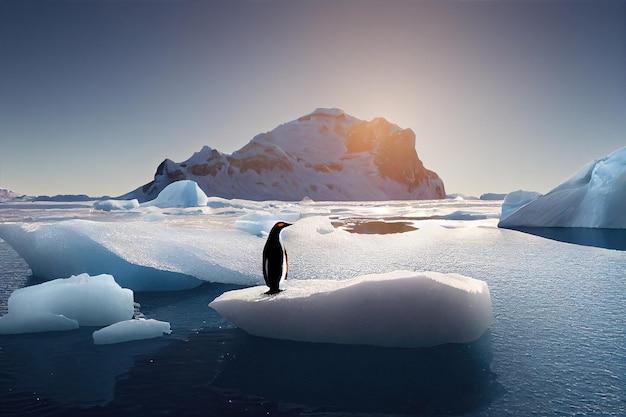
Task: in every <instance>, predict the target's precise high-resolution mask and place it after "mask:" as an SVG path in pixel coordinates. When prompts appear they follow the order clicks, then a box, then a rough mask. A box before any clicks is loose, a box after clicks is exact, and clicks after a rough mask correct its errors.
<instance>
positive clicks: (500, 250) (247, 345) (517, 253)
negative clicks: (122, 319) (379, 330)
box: [0, 202, 626, 416]
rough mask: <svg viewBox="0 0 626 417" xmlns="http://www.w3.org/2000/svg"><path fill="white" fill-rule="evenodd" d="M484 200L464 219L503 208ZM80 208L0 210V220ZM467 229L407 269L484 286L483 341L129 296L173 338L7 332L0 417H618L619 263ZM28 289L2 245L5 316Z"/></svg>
mask: <svg viewBox="0 0 626 417" xmlns="http://www.w3.org/2000/svg"><path fill="white" fill-rule="evenodd" d="M377 204H380V203H371V207H372V208H375V207H376V205H377ZM424 204H426V203H424ZM430 204H434V203H430ZM440 204H442V205H445V204H450V203H445V202H442V203H440ZM481 204H483V205H480V204H478V203H477V204H476V205H475V206H472V207H469V208H467V210H469V212H473V213H492V212H494V211H497V207H496V206H494V205H489V204H487V203H481ZM431 209H432V207H431ZM435 209H437V207H435ZM87 211H88V209H85V208H84V207H82V206H80V205H79V206H78V207H74V206H72V207H59V206H53V207H36V208H31V209H28V210H26V209H24V207H23V206H15V207H14V206H8V205H4V206H2V205H0V215H2V221H18V220H19V221H40V220H41V219H42V218H45V219H46V220H47V221H51V222H55V221H62V220H63V219H66V218H72V217H81V216H85V215H86V214H85V213H86V212H87ZM392 211H393V210H392ZM387 215H388V213H387ZM459 217H462V216H459ZM466 217H467V218H471V216H466ZM488 217H489V216H488ZM208 220H210V219H208ZM181 221H183V220H181ZM187 221H190V222H194V221H198V219H197V218H195V219H191V220H187ZM472 221H473V220H466V221H465V222H466V223H467V224H468V225H469V224H471V222H472ZM462 225H463V221H461V226H459V223H458V222H457V223H456V226H455V227H457V228H458V229H459V230H460V231H459V233H458V234H455V235H452V236H456V237H455V238H454V239H450V238H449V236H451V235H449V234H447V235H445V236H447V237H446V238H445V240H444V238H443V237H442V240H441V242H440V243H438V241H437V236H438V235H436V234H435V235H433V242H432V244H431V245H429V246H428V247H426V246H424V247H423V248H422V249H421V251H420V253H419V256H416V257H415V259H410V260H407V261H406V264H405V265H400V266H402V267H404V268H406V269H411V268H412V269H417V270H419V269H424V266H425V265H427V266H429V267H431V268H428V269H432V270H438V271H442V272H460V273H463V274H465V275H468V276H471V277H475V278H479V279H482V280H485V281H486V282H487V283H488V285H489V288H490V291H491V297H492V303H493V311H494V316H495V320H494V323H493V325H492V326H491V328H490V330H489V331H488V332H487V334H485V335H484V336H483V337H482V338H481V339H479V340H478V341H476V342H473V343H470V344H459V345H444V346H438V347H434V348H426V349H386V348H375V347H365V346H335V345H325V344H312V343H298V342H288V341H278V340H269V339H262V338H256V337H252V336H248V335H247V334H245V333H244V332H242V331H240V330H238V329H236V328H234V327H233V326H232V325H230V324H228V323H226V322H225V321H224V320H223V319H221V317H220V316H219V315H218V314H217V313H216V312H215V311H213V310H212V309H210V308H208V307H207V304H208V303H209V302H210V301H212V300H213V299H214V298H215V297H217V296H218V295H220V294H221V293H223V292H224V291H227V290H230V289H233V288H237V287H236V286H234V285H224V284H210V283H207V284H204V285H202V286H200V287H198V288H195V289H193V290H186V291H176V292H163V293H135V300H136V301H137V302H138V303H139V304H140V307H139V308H140V310H141V312H142V313H143V314H145V315H146V316H147V317H155V318H158V319H161V320H165V321H169V322H171V323H172V330H173V333H172V335H171V336H168V337H163V338H158V339H152V340H146V341H138V342H129V343H122V344H117V345H104V346H97V345H94V344H93V343H92V340H91V333H92V332H93V330H94V329H93V328H81V329H79V330H76V331H70V332H51V333H41V334H27V335H15V336H0V415H2V416H65V415H67V416H70V415H72V416H76V415H82V416H99V415H102V416H109V415H116V416H131V415H132V416H144V415H146V416H147V415H150V416H151V415H173V416H194V415H198V416H200V415H202V416H207V415H208V416H261V415H276V416H297V415H306V416H322V415H331V416H347V415H466V416H474V415H476V416H520V415H523V416H531V415H535V416H576V415H581V416H582V415H598V416H599V415H605V416H606V415H613V416H618V415H626V302H625V301H626V252H624V251H621V250H611V249H604V248H599V247H590V246H584V245H575V244H570V243H565V242H558V241H555V240H551V239H547V238H544V237H540V236H534V235H530V234H525V233H521V232H516V231H509V230H501V229H497V228H495V227H476V228H472V229H471V231H467V230H466V231H461V230H462V229H463V227H462ZM442 230H443V229H442ZM442 233H443V232H442ZM446 233H447V232H446ZM441 236H443V234H442V235H441ZM34 283H37V279H36V278H35V277H32V276H31V272H30V269H29V267H28V265H27V264H26V263H25V262H24V261H23V260H22V259H21V258H20V257H19V255H17V253H16V252H15V251H13V249H12V248H11V247H10V246H9V245H8V244H7V243H5V242H4V241H1V240H0V314H2V315H4V314H6V312H7V300H8V297H9V296H10V294H11V292H12V291H14V290H15V289H17V288H21V287H24V286H27V285H31V284H34Z"/></svg>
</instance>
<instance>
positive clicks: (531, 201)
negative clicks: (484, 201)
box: [498, 147, 626, 229]
mask: <svg viewBox="0 0 626 417" xmlns="http://www.w3.org/2000/svg"><path fill="white" fill-rule="evenodd" d="M532 197H536V198H532ZM498 226H499V227H502V228H509V229H515V228H520V227H578V228H606V229H626V147H624V148H622V149H619V150H617V151H615V152H613V153H612V154H610V155H608V156H606V157H604V158H600V159H597V160H595V161H593V162H591V163H589V164H587V165H586V166H585V167H584V168H582V169H581V170H580V171H579V172H577V173H576V174H575V175H574V176H572V177H571V178H570V179H568V180H567V181H565V182H564V183H562V184H561V185H559V186H558V187H556V188H555V189H553V190H552V191H550V192H549V193H547V194H545V195H543V196H540V195H536V196H533V195H530V194H524V193H520V192H516V193H513V194H510V195H508V196H507V197H506V199H505V200H504V204H503V206H502V215H501V217H500V222H499V223H498Z"/></svg>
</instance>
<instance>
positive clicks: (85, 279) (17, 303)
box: [0, 274, 134, 334]
mask: <svg viewBox="0 0 626 417" xmlns="http://www.w3.org/2000/svg"><path fill="white" fill-rule="evenodd" d="M8 308H9V312H8V314H7V315H5V316H4V317H2V318H0V334H9V333H11V334H14V333H30V332H43V331H56V330H69V329H75V328H77V327H78V326H107V325H109V324H112V323H116V322H118V321H121V320H128V319H130V318H132V317H133V312H134V308H133V292H132V291H131V290H129V289H127V288H122V287H120V286H119V285H118V284H117V283H116V282H115V279H114V278H113V277H112V276H111V275H106V274H103V275H97V276H93V277H92V276H89V275H88V274H81V275H78V276H71V277H70V278H61V279H55V280H53V281H48V282H44V283H42V284H37V285H33V286H30V287H26V288H20V289H18V290H15V291H13V293H12V294H11V296H10V297H9V301H8Z"/></svg>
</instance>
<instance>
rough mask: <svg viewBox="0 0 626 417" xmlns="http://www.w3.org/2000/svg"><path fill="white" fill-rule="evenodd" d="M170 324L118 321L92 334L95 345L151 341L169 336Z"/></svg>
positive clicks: (145, 321) (148, 320)
mask: <svg viewBox="0 0 626 417" xmlns="http://www.w3.org/2000/svg"><path fill="white" fill-rule="evenodd" d="M170 333H172V330H171V329H170V324H169V323H168V322H165V321H159V320H154V319H133V320H125V321H120V322H117V323H114V324H111V325H109V326H107V327H104V328H102V329H100V330H96V331H95V332H93V342H94V343H95V344H96V345H108V344H113V343H121V342H129V341H132V340H143V339H152V338H155V337H161V336H163V334H170Z"/></svg>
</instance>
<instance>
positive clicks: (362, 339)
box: [209, 271, 492, 347]
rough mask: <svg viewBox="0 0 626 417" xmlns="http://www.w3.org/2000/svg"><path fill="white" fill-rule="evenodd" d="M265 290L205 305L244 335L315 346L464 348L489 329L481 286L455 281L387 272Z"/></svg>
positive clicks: (468, 280)
mask: <svg viewBox="0 0 626 417" xmlns="http://www.w3.org/2000/svg"><path fill="white" fill-rule="evenodd" d="M266 290H267V288H266V287H261V286H258V287H252V288H245V289H241V290H233V291H228V292H226V293H224V294H223V295H221V296H219V297H217V298H216V299H215V300H214V301H213V302H211V303H210V304H209V305H210V306H211V307H212V308H214V309H215V310H217V311H218V312H219V313H220V314H221V315H222V316H223V317H224V318H225V319H226V320H228V321H230V322H232V323H233V324H235V325H236V326H237V327H239V328H241V329H243V330H244V331H246V332H248V333H250V334H252V335H255V336H262V337H270V338H277V339H286V340H296V341H305V342H318V343H339V344H363V345H374V346H387V347H424V346H435V345H440V344H444V343H466V342H471V341H473V340H476V339H478V338H479V337H480V336H481V335H482V334H483V333H484V332H485V331H486V330H487V328H488V327H489V326H490V324H491V322H492V312H491V298H490V295H489V288H488V286H487V284H486V283H485V282H484V281H480V280H476V279H473V278H469V277H466V276H463V275H459V274H443V273H436V272H412V271H394V272H389V273H384V274H375V275H364V276H359V277H357V278H353V279H349V280H344V281H332V280H306V281H300V280H292V281H286V284H285V286H284V291H282V292H280V293H279V294H276V295H266V294H265V292H266Z"/></svg>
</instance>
